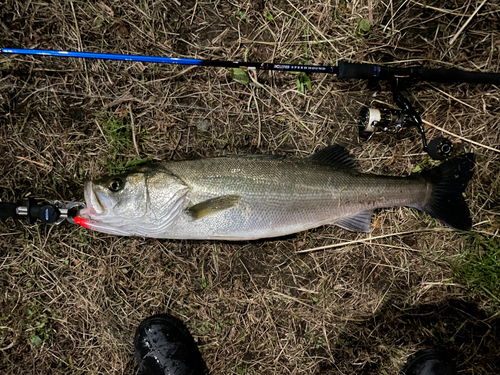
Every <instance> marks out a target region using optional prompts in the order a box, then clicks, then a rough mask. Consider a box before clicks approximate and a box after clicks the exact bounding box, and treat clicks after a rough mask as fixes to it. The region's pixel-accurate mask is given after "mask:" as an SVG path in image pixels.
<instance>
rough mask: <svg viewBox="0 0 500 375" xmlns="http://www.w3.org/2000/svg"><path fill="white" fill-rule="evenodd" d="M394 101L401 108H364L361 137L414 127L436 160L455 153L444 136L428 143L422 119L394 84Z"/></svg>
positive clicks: (360, 121) (423, 144) (359, 120)
mask: <svg viewBox="0 0 500 375" xmlns="http://www.w3.org/2000/svg"><path fill="white" fill-rule="evenodd" d="M393 88H394V89H393V98H394V102H395V103H396V104H397V105H398V107H399V108H401V109H392V108H363V109H362V110H361V112H360V113H359V119H358V129H359V134H360V137H361V138H363V139H366V140H367V141H369V140H370V139H372V137H373V136H374V135H375V134H377V133H394V134H396V133H399V132H400V131H401V130H403V129H405V128H411V127H414V128H416V129H417V130H418V132H419V133H420V135H421V136H422V146H423V149H424V151H425V152H427V153H428V154H429V156H430V157H431V158H433V159H434V160H444V159H447V158H448V157H450V156H451V155H452V153H453V143H452V142H451V141H450V140H449V139H447V138H443V137H439V138H434V139H433V140H432V141H430V142H429V143H428V144H427V139H426V137H425V131H424V127H423V125H422V119H421V118H420V116H419V115H418V113H417V112H416V111H415V109H414V108H413V107H412V106H411V104H410V102H409V101H408V99H407V98H406V97H405V96H404V95H403V93H402V92H401V91H399V89H398V85H397V81H396V84H394V85H393Z"/></svg>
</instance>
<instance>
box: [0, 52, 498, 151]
mask: <svg viewBox="0 0 500 375" xmlns="http://www.w3.org/2000/svg"><path fill="white" fill-rule="evenodd" d="M1 52H2V53H4V54H18V55H36V56H54V57H72V58H82V59H101V60H119V61H140V62H147V63H158V64H174V65H191V66H211V67H221V68H242V69H257V70H278V71H285V72H301V73H330V74H335V75H336V76H337V78H339V79H375V80H387V81H390V82H391V83H392V88H393V95H394V101H395V102H396V104H397V105H398V106H399V107H400V108H401V109H391V108H363V109H362V110H361V113H360V115H359V121H358V129H359V132H360V135H361V137H362V138H364V139H367V140H370V139H371V138H372V136H373V135H374V134H376V133H382V132H384V133H399V132H400V131H401V130H403V129H404V128H408V127H414V128H416V129H417V130H418V132H419V133H420V134H421V136H422V146H423V149H424V151H426V152H427V153H428V154H429V155H430V156H431V157H432V158H433V159H436V160H441V159H446V158H447V157H449V156H450V155H451V154H452V152H453V144H452V143H451V141H450V140H448V139H446V138H436V139H434V140H432V141H431V142H430V143H429V144H427V140H426V137H425V132H424V127H423V124H422V120H421V118H420V116H419V115H418V114H417V112H416V111H415V110H414V109H413V107H412V106H411V104H410V102H409V101H408V99H407V98H406V97H405V96H404V95H403V93H402V92H401V91H400V89H401V87H402V86H405V85H406V84H407V83H408V82H412V83H413V82H422V81H427V82H441V83H483V84H493V85H500V73H483V72H468V71H464V70H458V69H427V68H423V67H409V68H399V67H388V66H383V65H376V64H364V63H351V62H347V61H340V62H339V65H338V66H323V65H298V64H274V63H260V62H245V61H222V60H202V59H185V58H175V57H162V56H144V55H123V54H112V53H94V52H75V51H56V50H40V49H19V48H1Z"/></svg>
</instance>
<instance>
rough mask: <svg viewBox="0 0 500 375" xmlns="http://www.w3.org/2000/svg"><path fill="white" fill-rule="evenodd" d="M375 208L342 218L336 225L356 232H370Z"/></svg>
mask: <svg viewBox="0 0 500 375" xmlns="http://www.w3.org/2000/svg"><path fill="white" fill-rule="evenodd" d="M372 215H373V210H366V211H363V212H360V213H359V214H356V215H354V216H351V217H348V218H346V219H342V220H340V221H337V222H336V223H335V225H336V226H338V227H340V228H342V229H347V230H351V231H354V232H364V233H369V232H370V224H371V221H372Z"/></svg>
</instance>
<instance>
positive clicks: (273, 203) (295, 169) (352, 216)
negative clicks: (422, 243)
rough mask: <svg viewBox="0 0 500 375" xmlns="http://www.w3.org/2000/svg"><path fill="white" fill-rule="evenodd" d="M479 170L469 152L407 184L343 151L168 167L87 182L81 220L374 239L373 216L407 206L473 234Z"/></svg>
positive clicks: (129, 227)
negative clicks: (331, 228)
mask: <svg viewBox="0 0 500 375" xmlns="http://www.w3.org/2000/svg"><path fill="white" fill-rule="evenodd" d="M473 166H474V159H473V155H472V154H468V155H466V156H465V157H462V158H455V159H453V160H451V161H447V162H445V163H443V164H441V165H440V166H439V167H437V168H434V169H431V170H428V171H424V172H423V173H419V174H413V175H411V176H408V177H391V176H379V175H371V174H363V173H360V172H358V171H357V169H356V166H355V162H354V159H353V158H352V156H351V155H349V153H348V152H347V151H346V150H345V149H344V148H342V147H341V146H338V145H334V146H330V147H328V148H326V149H324V150H321V151H319V152H317V153H315V154H313V155H311V156H310V157H309V158H307V159H304V160H289V159H286V158H282V157H274V156H262V155H261V156H250V155H243V156H240V155H237V157H222V158H211V159H201V160H189V161H168V162H163V163H158V164H154V165H150V166H143V167H139V168H138V169H137V170H136V171H133V172H130V173H125V174H121V175H115V176H108V177H104V178H102V179H99V180H96V181H89V182H87V183H86V186H85V200H86V202H87V208H86V209H84V210H82V211H81V212H80V217H79V218H78V219H79V220H78V221H77V222H78V223H79V224H81V225H83V226H85V227H87V228H90V229H93V230H97V231H100V232H105V233H110V234H116V235H123V236H140V237H154V238H171V239H211V240H213V239H217V240H254V239H258V238H267V237H279V236H284V235H288V234H291V233H296V232H300V231H304V230H307V229H311V228H315V227H319V226H321V225H326V224H335V225H338V226H340V227H342V228H345V229H348V230H353V231H361V232H369V231H370V220H371V216H372V213H373V210H374V209H377V208H383V207H394V206H409V207H414V208H417V209H419V210H421V211H424V212H427V213H429V214H430V215H432V216H433V217H435V218H436V219H438V220H440V221H441V222H443V223H445V224H447V225H449V226H452V227H455V228H458V229H462V230H467V229H469V228H470V227H471V217H470V212H469V209H468V207H467V204H466V203H465V200H464V198H463V195H462V193H463V192H464V190H465V188H466V186H467V183H468V181H469V180H470V178H471V176H472V169H473Z"/></svg>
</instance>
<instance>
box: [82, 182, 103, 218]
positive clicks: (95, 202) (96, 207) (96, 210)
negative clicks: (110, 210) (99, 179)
mask: <svg viewBox="0 0 500 375" xmlns="http://www.w3.org/2000/svg"><path fill="white" fill-rule="evenodd" d="M98 195H99V194H96V193H95V192H94V189H93V184H92V181H87V182H86V183H85V185H84V189H83V196H84V198H85V202H86V204H87V208H85V209H83V210H81V211H80V215H81V216H82V217H87V218H91V217H92V216H95V215H99V214H103V213H104V212H105V208H104V206H103V205H102V204H101V201H100V200H99V196H98Z"/></svg>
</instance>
